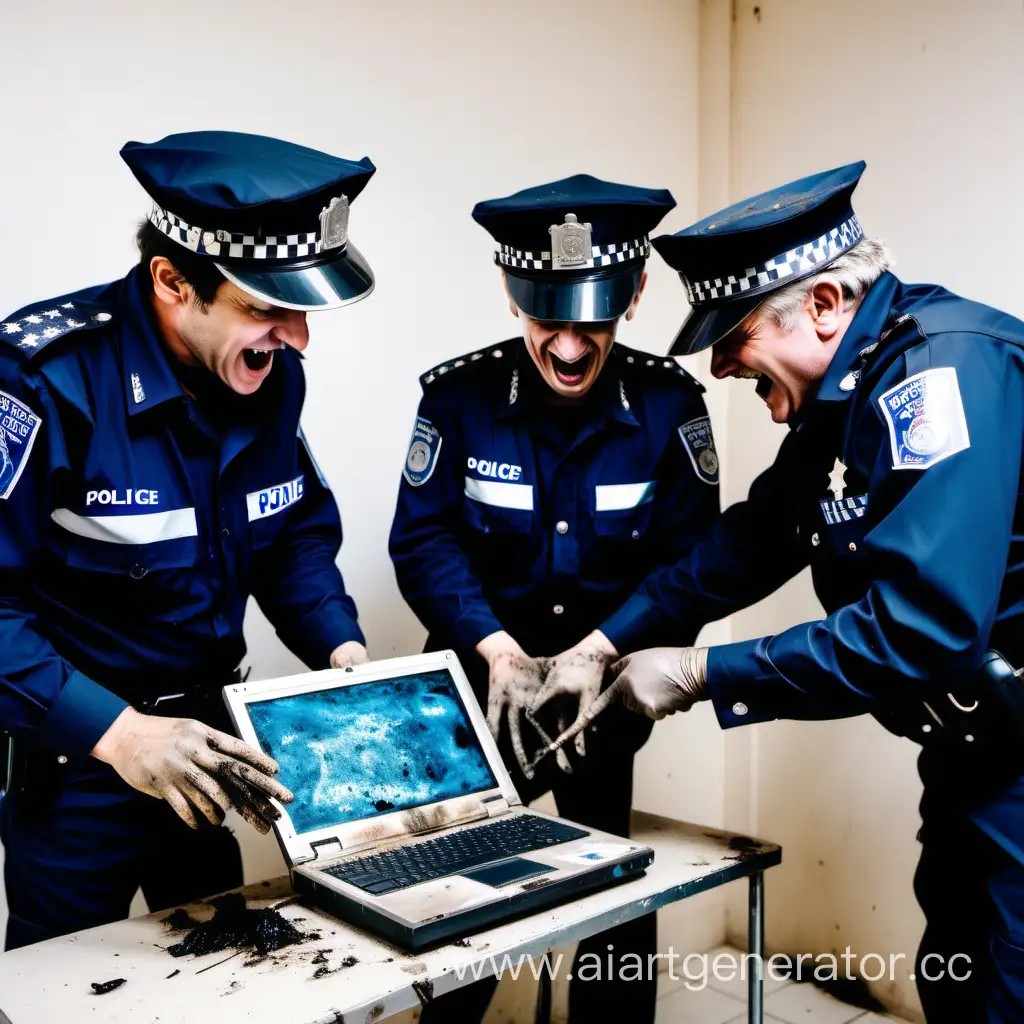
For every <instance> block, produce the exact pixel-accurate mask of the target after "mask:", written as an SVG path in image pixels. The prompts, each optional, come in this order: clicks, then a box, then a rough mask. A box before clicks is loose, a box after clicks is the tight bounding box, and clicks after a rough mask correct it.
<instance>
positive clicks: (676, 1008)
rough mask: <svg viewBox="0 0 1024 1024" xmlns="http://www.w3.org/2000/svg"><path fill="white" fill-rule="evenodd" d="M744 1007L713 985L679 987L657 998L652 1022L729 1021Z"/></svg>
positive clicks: (715, 1023)
mask: <svg viewBox="0 0 1024 1024" xmlns="http://www.w3.org/2000/svg"><path fill="white" fill-rule="evenodd" d="M737 1011H738V1012H740V1013H742V1012H743V1006H742V1004H740V1003H738V1002H737V1001H736V1000H735V999H730V998H729V996H725V995H722V993H721V992H716V991H715V990H714V989H713V988H705V989H701V990H700V991H699V992H691V991H690V990H689V989H686V988H680V989H677V990H676V991H674V992H670V993H669V994H668V995H666V996H664V997H662V998H660V999H659V1000H658V1009H657V1013H656V1014H655V1018H654V1020H655V1024H728V1022H729V1021H731V1020H732V1019H733V1018H734V1017H735V1016H736V1014H737Z"/></svg>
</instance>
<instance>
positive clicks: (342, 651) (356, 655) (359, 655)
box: [331, 640, 370, 668]
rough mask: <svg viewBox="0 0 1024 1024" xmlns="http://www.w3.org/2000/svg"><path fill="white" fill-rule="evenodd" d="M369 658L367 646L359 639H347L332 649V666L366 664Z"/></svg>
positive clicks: (345, 666)
mask: <svg viewBox="0 0 1024 1024" xmlns="http://www.w3.org/2000/svg"><path fill="white" fill-rule="evenodd" d="M369 660H370V656H369V655H368V654H367V653H366V648H365V647H364V646H363V645H362V644H361V643H360V642H359V641H358V640H346V641H345V642H344V643H343V644H339V645H338V646H337V647H335V648H334V650H333V651H331V668H348V666H349V665H365V664H366V663H367V662H368V661H369Z"/></svg>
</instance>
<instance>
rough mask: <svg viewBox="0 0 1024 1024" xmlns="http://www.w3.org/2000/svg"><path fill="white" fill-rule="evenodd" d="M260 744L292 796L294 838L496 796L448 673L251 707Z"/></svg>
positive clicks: (280, 699)
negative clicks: (461, 799)
mask: <svg viewBox="0 0 1024 1024" xmlns="http://www.w3.org/2000/svg"><path fill="white" fill-rule="evenodd" d="M248 710H249V717H250V718H251V720H252V724H253V726H254V727H255V729H256V736H257V737H258V739H259V741H260V746H261V747H262V748H263V749H264V750H265V751H266V752H267V753H268V754H270V756H271V757H273V758H274V759H275V760H276V761H277V762H278V764H280V766H281V774H280V776H279V778H280V779H281V782H283V783H284V785H286V786H287V787H288V788H289V789H290V790H291V791H292V792H293V793H294V794H295V802H294V803H292V804H289V806H288V813H289V814H290V815H291V819H292V823H293V824H294V826H295V830H296V832H299V833H302V832H310V831H313V830H314V829H320V828H326V827H327V826H329V825H339V824H342V823H344V822H347V821H356V820H359V819H362V818H371V817H373V816H374V815H376V814H386V813H388V812H390V811H400V810H406V809H408V808H410V807H420V806H422V805H423V804H430V803H434V802H435V801H438V800H449V799H451V798H452V797H457V796H464V795H465V794H467V793H479V792H481V791H484V790H488V789H494V788H496V787H497V785H498V782H497V780H496V779H495V777H494V774H493V773H492V772H491V769H490V766H489V765H488V764H487V758H486V757H485V756H484V752H483V750H482V749H481V747H480V744H479V742H478V741H477V738H476V735H475V733H474V732H473V727H472V725H471V724H470V722H469V718H468V716H467V714H466V709H465V707H464V706H463V704H462V701H461V699H460V698H459V692H458V690H457V689H456V687H455V682H454V681H453V679H452V677H451V675H449V673H448V672H447V671H446V670H444V669H442V670H440V671H437V672H422V673H419V674H417V675H409V676H403V677H401V678H399V679H385V680H379V681H378V682H373V683H357V684H355V685H352V686H339V687H335V688H333V689H328V690H316V691H313V692H310V693H301V694H298V695H296V696H294V697H276V698H272V699H270V700H262V701H255V702H253V703H251V704H249V705H248Z"/></svg>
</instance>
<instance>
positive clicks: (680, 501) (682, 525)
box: [616, 385, 721, 654]
mask: <svg viewBox="0 0 1024 1024" xmlns="http://www.w3.org/2000/svg"><path fill="white" fill-rule="evenodd" d="M691 388H692V390H691V389H688V390H687V393H686V394H685V395H684V399H683V401H682V402H681V403H679V408H678V410H677V411H676V413H675V420H674V422H673V423H672V425H671V427H670V428H669V429H670V430H671V436H669V437H668V438H667V443H666V444H665V451H664V454H663V455H662V457H661V459H660V461H659V463H658V467H657V470H656V475H655V479H656V487H655V491H654V500H653V505H654V507H653V510H652V514H651V529H650V533H649V539H650V541H651V550H652V551H653V552H654V553H655V557H656V559H657V563H658V564H659V565H661V566H670V565H673V564H674V563H675V562H677V561H679V560H681V559H683V558H685V557H686V555H688V554H689V552H690V551H691V550H692V549H693V547H694V546H695V545H696V544H697V543H698V541H699V540H700V539H701V538H702V537H704V536H706V535H707V534H708V533H709V532H710V530H711V528H712V527H713V526H714V524H715V521H716V520H717V519H718V517H719V515H720V513H721V505H720V497H719V486H718V466H717V454H716V453H715V449H714V441H713V438H712V434H711V425H710V419H709V418H708V412H707V407H706V406H705V404H704V399H703V397H702V396H701V394H700V392H699V391H697V389H696V385H691ZM689 424H698V425H699V427H700V435H701V438H702V444H704V447H702V448H700V449H697V448H688V446H687V445H688V442H687V441H686V440H685V439H684V438H683V436H682V433H681V431H682V430H683V428H684V425H689ZM651 440H652V443H654V442H655V441H656V440H657V439H656V438H652V439H651ZM707 452H710V453H711V457H712V458H713V461H712V462H708V461H707V460H708V457H709V456H708V455H707V454H706V453H707ZM702 453H703V454H704V460H705V461H704V463H703V464H701V463H700V462H698V459H699V458H700V456H701V454H702ZM709 468H710V470H711V471H709ZM704 614H705V613H704V609H703V608H695V609H694V614H693V615H692V616H689V617H687V618H681V619H680V620H678V621H673V622H671V623H666V622H664V621H663V620H662V619H661V617H658V620H657V621H651V623H650V627H649V628H647V629H642V628H641V629H639V630H638V631H637V633H636V634H635V635H633V636H632V637H631V643H630V645H629V646H628V647H626V648H625V649H624V648H621V647H619V646H618V645H616V649H617V650H618V651H619V653H620V654H628V653H630V652H631V651H634V650H638V649H640V648H643V647H657V646H660V645H663V644H676V645H678V644H690V643H692V642H693V641H694V639H695V638H696V636H697V633H698V632H700V629H701V627H702V626H703V625H704V618H703V616H704ZM620 639H622V637H621V636H620Z"/></svg>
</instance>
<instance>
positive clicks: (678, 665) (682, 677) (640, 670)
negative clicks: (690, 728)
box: [612, 647, 708, 720]
mask: <svg viewBox="0 0 1024 1024" xmlns="http://www.w3.org/2000/svg"><path fill="white" fill-rule="evenodd" d="M612 674H613V676H614V677H615V681H614V682H613V683H612V688H614V689H615V690H617V691H618V692H619V694H620V695H621V697H622V703H623V704H625V705H626V707H627V708H629V710H630V711H636V712H638V713H639V714H643V715H646V716H647V717H648V718H653V719H655V720H657V719H661V718H664V717H665V716H666V715H671V714H674V713H675V712H676V711H689V710H690V708H691V707H693V705H694V704H695V703H696V702H697V701H699V700H705V699H707V674H708V649H707V648H706V647H652V648H650V649H649V650H646V651H637V652H636V653H635V654H627V655H626V657H625V658H623V659H622V660H621V661H619V662H616V664H614V665H613V666H612Z"/></svg>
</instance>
